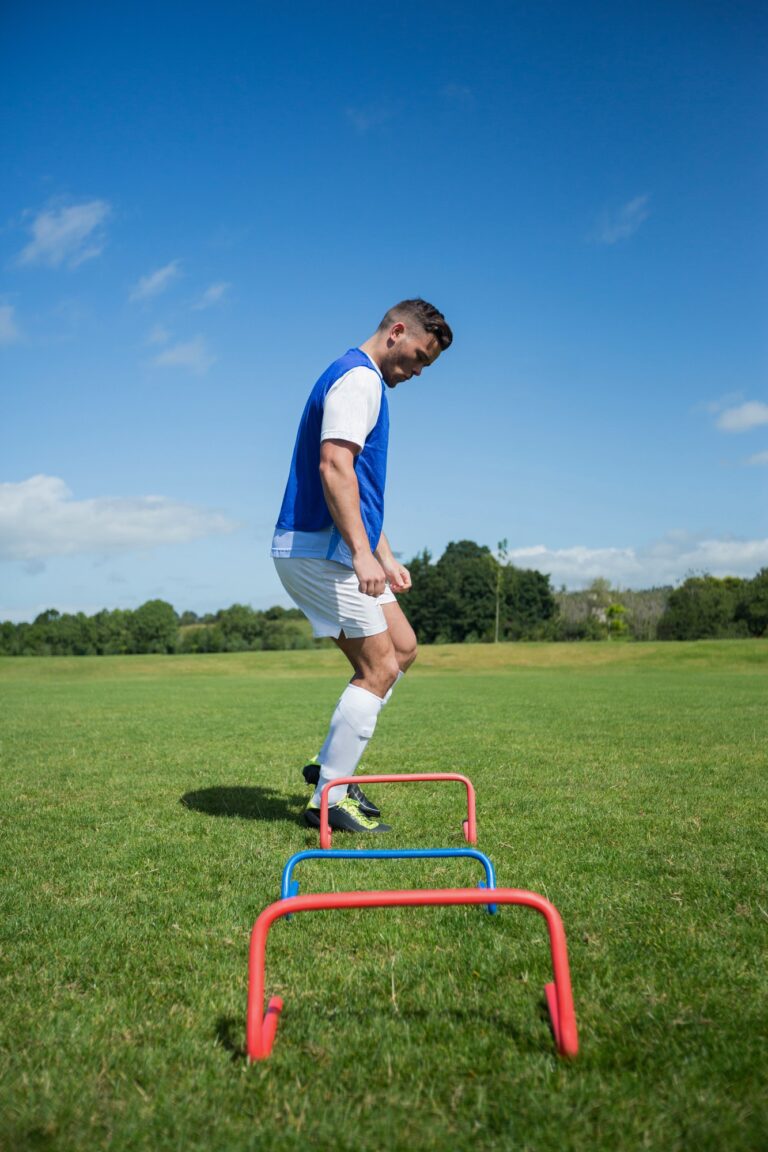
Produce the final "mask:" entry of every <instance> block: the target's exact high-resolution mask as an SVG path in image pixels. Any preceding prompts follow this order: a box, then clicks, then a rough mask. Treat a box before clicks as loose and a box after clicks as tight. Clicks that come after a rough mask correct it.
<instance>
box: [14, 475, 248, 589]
mask: <svg viewBox="0 0 768 1152" xmlns="http://www.w3.org/2000/svg"><path fill="white" fill-rule="evenodd" d="M237 527H238V525H237V524H236V523H235V522H234V521H232V520H230V519H228V518H227V517H226V516H224V515H222V514H221V513H220V512H214V511H210V510H209V509H206V508H197V507H195V506H194V505H192V504H184V503H181V502H179V501H176V500H171V499H169V498H168V497H166V496H137V497H119V496H118V497H96V498H95V499H90V500H75V499H73V497H72V493H71V492H70V490H69V488H68V487H67V485H66V484H65V483H64V481H63V480H61V479H59V477H57V476H45V475H38V476H32V477H30V479H29V480H23V481H22V482H21V483H19V484H12V483H6V484H0V560H16V561H22V562H23V563H25V564H26V565H27V567H28V570H29V571H40V565H41V561H44V560H46V559H48V558H49V557H52V556H73V555H78V554H82V553H98V554H101V555H113V554H115V553H125V552H133V551H137V550H141V549H146V548H152V547H155V546H157V545H161V544H185V543H187V542H188V541H191V540H199V539H201V538H203V537H205V536H213V535H219V534H221V533H228V532H233V531H235V529H236V528H237Z"/></svg>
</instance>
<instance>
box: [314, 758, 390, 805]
mask: <svg viewBox="0 0 768 1152" xmlns="http://www.w3.org/2000/svg"><path fill="white" fill-rule="evenodd" d="M301 772H302V775H303V777H304V779H305V780H306V782H307V784H311V785H312V787H313V788H316V787H317V782H318V780H319V779H320V765H319V764H318V763H317V761H316V760H313V761H312V763H311V764H305V765H304V767H303V768H302V770H301ZM347 795H348V796H351V797H352V799H353V800H356V801H357V803H358V804H359V805H360V811H361V812H362V813H363V815H364V816H373V817H374V819H376V820H378V818H379V816H381V809H380V808H377V807H376V805H375V804H374V803H373V801H372V800H369V799H368V797H367V796H366V795H365V793H364V792H363V790H362V788H361V787H360V786H359V785H358V784H350V785H349V788H348V789H347Z"/></svg>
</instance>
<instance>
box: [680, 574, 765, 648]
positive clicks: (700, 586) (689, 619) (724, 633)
mask: <svg viewBox="0 0 768 1152" xmlns="http://www.w3.org/2000/svg"><path fill="white" fill-rule="evenodd" d="M744 584H745V581H743V580H739V579H737V578H736V577H735V576H727V577H726V578H725V579H724V580H720V579H718V578H717V577H715V576H689V577H688V579H687V580H685V581H684V582H683V584H681V585H680V587H679V588H675V590H674V591H673V592H671V593H670V596H669V600H668V601H667V606H666V608H665V610H664V615H663V616H662V618H661V620H660V621H659V626H658V637H659V639H660V640H702V639H717V638H722V637H728V636H739V635H742V636H743V635H746V634H747V626H746V623H745V622H744V621H743V620H742V621H737V620H736V609H737V606H738V604H739V602H740V600H741V598H742V596H743V592H744Z"/></svg>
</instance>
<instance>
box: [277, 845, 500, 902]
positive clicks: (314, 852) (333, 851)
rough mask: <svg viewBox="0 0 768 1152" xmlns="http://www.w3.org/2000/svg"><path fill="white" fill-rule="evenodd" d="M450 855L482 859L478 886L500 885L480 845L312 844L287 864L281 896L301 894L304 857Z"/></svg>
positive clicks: (370, 858)
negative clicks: (299, 868) (297, 875)
mask: <svg viewBox="0 0 768 1152" xmlns="http://www.w3.org/2000/svg"><path fill="white" fill-rule="evenodd" d="M446 856H449V857H450V856H469V857H470V858H471V859H473V860H478V861H479V862H480V863H481V864H482V866H483V868H484V869H485V883H483V881H482V880H481V881H480V883H479V885H478V887H479V888H488V889H493V888H495V887H496V873H495V871H494V868H493V864H492V863H491V861H490V860H489V859H488V857H487V856H486V855H485V853H484V852H479V851H478V850H477V848H322V849H321V848H310V849H308V850H307V851H306V852H296V854H295V855H293V856H291V858H290V860H289V861H288V863H287V864H286V865H285V868H284V869H283V879H282V884H281V886H280V897H281V899H283V900H286V899H287V898H288V897H289V896H298V894H299V882H298V880H294V879H293V870H294V868H295V867H296V865H297V864H299V863H301V861H302V860H327V859H328V858H329V857H330V858H331V859H334V860H426V859H431V858H433V857H438V858H442V857H446ZM487 907H488V911H489V912H491V913H493V912H495V911H496V905H495V904H488V906H487ZM286 918H287V917H286Z"/></svg>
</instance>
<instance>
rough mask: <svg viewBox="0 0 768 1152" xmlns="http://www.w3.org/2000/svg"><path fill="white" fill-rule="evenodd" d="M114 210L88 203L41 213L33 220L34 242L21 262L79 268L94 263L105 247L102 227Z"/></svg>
mask: <svg viewBox="0 0 768 1152" xmlns="http://www.w3.org/2000/svg"><path fill="white" fill-rule="evenodd" d="M111 211H112V209H111V208H110V206H109V204H108V203H107V202H106V200H89V201H88V202H87V203H85V204H72V205H70V206H69V207H67V208H48V209H45V210H44V211H42V212H38V214H37V216H35V218H34V220H33V221H32V229H31V230H32V240H31V241H30V243H29V244H27V246H26V248H24V250H23V251H22V253H21V255H20V256H19V263H20V264H48V265H49V266H50V267H52V268H56V267H58V266H59V265H60V264H67V265H68V266H69V267H70V268H76V267H77V266H78V264H83V263H84V262H85V261H86V260H92V259H93V258H94V256H98V255H99V254H100V253H101V251H102V250H103V248H104V244H105V242H106V236H105V233H104V227H103V225H104V223H105V221H106V219H107V217H108V216H109V214H110V212H111Z"/></svg>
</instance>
